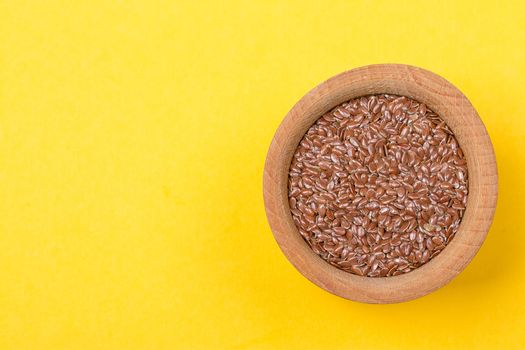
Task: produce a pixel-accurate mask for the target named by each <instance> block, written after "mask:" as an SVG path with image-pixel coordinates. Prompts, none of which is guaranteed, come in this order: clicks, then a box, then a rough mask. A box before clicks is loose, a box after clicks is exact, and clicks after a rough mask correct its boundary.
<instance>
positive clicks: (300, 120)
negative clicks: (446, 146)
mask: <svg viewBox="0 0 525 350" xmlns="http://www.w3.org/2000/svg"><path fill="white" fill-rule="evenodd" d="M379 93H389V94H396V95H403V96H407V97H410V98H413V99H415V100H417V101H420V102H422V103H425V104H427V105H428V106H429V107H430V108H431V109H432V110H433V111H434V112H436V113H437V114H438V115H440V116H441V117H442V118H443V119H444V120H445V122H446V123H447V125H448V126H449V127H450V128H451V129H452V131H453V132H454V133H455V135H456V138H457V139H458V142H459V144H460V146H461V148H462V150H463V152H464V154H465V156H466V159H467V169H468V172H469V195H468V200H467V208H466V211H465V214H464V217H463V219H462V222H461V224H460V227H459V229H458V231H457V233H456V235H455V237H454V239H453V240H452V241H451V242H450V243H449V244H448V245H447V246H446V247H445V249H443V251H442V252H441V253H440V254H438V255H437V256H436V257H434V258H433V259H432V260H430V261H429V262H427V263H426V264H424V265H422V266H421V267H419V268H417V269H415V270H413V271H411V272H408V273H405V274H402V275H398V276H392V277H363V276H357V275H354V274H351V273H348V272H345V271H342V270H340V269H338V268H336V267H334V266H332V265H330V264H328V263H327V262H326V261H324V260H323V259H321V258H320V257H319V256H318V255H317V254H315V253H314V252H313V251H312V250H311V248H310V247H309V246H308V244H307V243H306V242H305V241H304V239H303V238H302V237H301V236H300V234H299V232H298V230H297V228H296V226H295V224H294V222H293V219H292V215H291V213H290V208H289V204H288V190H287V186H288V171H289V166H290V162H291V159H292V156H293V153H294V151H295V149H296V148H297V145H298V144H299V142H300V140H301V138H302V136H303V135H304V133H305V132H306V130H308V128H309V127H310V126H311V125H312V124H313V123H314V122H315V121H316V120H317V119H318V118H319V117H320V116H321V115H322V114H323V113H325V112H327V111H329V110H330V109H331V108H333V107H335V106H337V105H339V104H341V103H343V102H345V101H348V100H350V99H352V98H356V97H359V96H365V95H371V94H379ZM263 195H264V204H265V211H266V216H267V219H268V222H269V224H270V228H271V230H272V233H273V236H274V238H275V240H276V241H277V243H278V245H279V247H280V249H281V250H282V252H283V253H284V255H285V256H286V258H287V259H288V260H289V261H290V262H291V263H292V264H293V265H294V266H295V268H296V269H297V270H298V271H299V272H300V273H301V274H303V275H304V276H305V277H306V278H307V279H309V280H310V281H311V282H313V283H314V284H316V285H318V286H319V287H321V288H323V289H325V290H327V291H328V292H330V293H333V294H335V295H338V296H340V297H343V298H346V299H350V300H354V301H359V302H365V303H396V302H403V301H408V300H412V299H415V298H418V297H421V296H423V295H426V294H428V293H430V292H432V291H434V290H436V289H438V288H440V287H442V286H444V285H445V284H447V283H448V282H450V281H451V280H452V279H453V278H454V277H455V276H457V275H458V274H459V273H460V272H461V271H462V270H463V269H464V268H465V267H466V266H467V265H468V263H469V262H470V261H471V260H472V259H473V258H474V256H475V255H476V253H477V252H478V250H479V248H480V247H481V245H482V243H483V241H484V240H485V238H486V235H487V233H488V231H489V228H490V226H491V224H492V220H493V217H494V213H495V209H496V202H497V195H498V174H497V165H496V159H495V155H494V150H493V146H492V143H491V140H490V137H489V135H488V133H487V130H486V128H485V126H484V124H483V122H482V121H481V119H480V117H479V116H478V113H477V112H476V110H475V109H474V107H473V106H472V104H471V103H470V101H469V100H468V99H467V98H466V97H465V96H464V95H463V94H462V93H461V91H460V90H459V89H457V88H456V87H455V86H454V85H452V84H451V83H450V82H448V81H447V80H445V79H444V78H442V77H441V76H439V75H437V74H435V73H432V72H430V71H428V70H425V69H422V68H418V67H414V66H409V65H404V64H375V65H368V66H363V67H359V68H355V69H352V70H349V71H346V72H343V73H340V74H338V75H336V76H334V77H332V78H330V79H328V80H326V81H324V82H322V83H321V84H319V85H317V86H316V87H314V88H313V89H312V90H311V91H310V92H308V93H307V94H306V95H304V96H303V97H302V98H301V99H300V100H299V101H298V102H297V103H296V104H295V105H294V106H293V108H292V109H291V110H290V111H289V112H288V113H287V114H286V116H285V117H284V119H283V121H282V122H281V124H280V126H279V128H278V129H277V131H276V133H275V135H274V138H273V140H272V143H271V145H270V148H269V150H268V153H267V157H266V162H265V166H264V175H263Z"/></svg>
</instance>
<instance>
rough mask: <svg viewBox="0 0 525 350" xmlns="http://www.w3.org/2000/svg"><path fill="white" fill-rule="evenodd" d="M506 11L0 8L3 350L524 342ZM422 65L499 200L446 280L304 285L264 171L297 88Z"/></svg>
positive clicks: (519, 146)
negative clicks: (266, 196) (397, 299)
mask: <svg viewBox="0 0 525 350" xmlns="http://www.w3.org/2000/svg"><path fill="white" fill-rule="evenodd" d="M524 14H525V5H523V2H522V1H496V2H494V1H485V2H483V1H481V2H480V1H444V2H442V1H414V2H406V1H366V2H363V1H338V2H331V1H293V2H285V1H257V2H255V1H93V0H91V1H20V0H16V1H15V0H13V1H1V2H0V349H2V350H4V349H6V350H7V349H16V350H19V349H320V348H330V349H341V348H347V349H374V350H375V349H443V348H455V349H519V348H524V347H525V278H524V276H525V259H524V258H523V252H524V251H525V226H524V224H523V219H524V218H525V210H524V205H523V203H524V200H523V198H524V196H525V191H524V188H523V186H522V184H523V175H522V174H521V172H522V171H525V156H524V155H523V152H524V149H525V141H524V140H525V81H524V80H525V79H524V78H525V48H524V46H525V15H524ZM385 62H398V63H407V64H413V65H417V66H421V67H424V68H427V69H430V70H432V71H434V72H436V73H438V74H440V75H442V76H444V77H445V78H447V79H448V80H449V81H451V82H452V83H453V84H455V85H456V86H457V87H459V88H460V89H461V90H462V91H463V92H464V93H465V94H466V95H467V96H468V97H469V98H470V100H471V101H472V103H473V105H474V106H475V107H476V108H477V110H478V112H479V114H480V115H481V117H482V119H483V121H484V122H485V124H486V126H487V128H488V130H489V133H490V135H491V137H492V140H493V143H494V146H495V150H496V154H497V160H498V166H499V175H500V197H499V203H498V210H497V214H496V219H495V222H494V225H493V227H492V229H491V231H490V234H489V237H488V239H487V241H486V243H485V245H484V246H483V247H482V249H481V251H480V253H479V254H478V255H477V257H476V258H475V259H474V261H473V262H472V264H471V265H469V267H468V268H467V269H466V270H465V271H464V272H463V273H462V274H461V275H460V276H459V277H458V278H457V279H455V280H454V281H453V282H452V283H450V284H449V285H448V286H446V287H445V288H443V289H441V290H439V291H437V292H435V293H433V294H431V295H429V296H426V297H424V298H421V299H419V300H415V301H412V302H408V303H403V304H396V305H386V306H377V305H365V304H359V303H354V302H351V301H347V300H344V299H340V298H338V297H335V296H333V295H331V294H328V293H326V292H324V291H323V290H321V289H320V288H318V287H316V286H314V285H313V284H311V283H310V282H308V281H307V280H306V279H305V278H303V277H302V276H301V275H300V274H299V273H298V272H297V271H295V270H294V268H293V267H292V266H291V265H290V264H289V263H288V261H287V260H286V259H285V258H284V256H283V255H282V253H281V252H280V251H279V249H278V247H277V244H276V243H275V242H274V239H273V237H272V235H271V232H270V230H269V227H268V225H267V222H266V218H265V214H264V207H263V201H262V193H261V192H262V172H263V165H264V159H265V155H266V151H267V149H268V146H269V144H270V141H271V138H272V135H273V133H274V131H275V129H276V128H277V126H278V124H279V123H280V121H281V119H282V117H283V116H284V115H285V113H286V112H287V111H288V110H289V109H290V108H291V107H292V105H293V104H294V103H295V102H296V101H297V100H298V99H299V98H300V97H301V96H302V95H303V94H304V93H306V92H307V91H308V90H309V89H311V88H312V87H313V86H315V85H317V84H318V83H320V82H321V81H323V80H324V79H326V78H328V77H330V76H332V75H335V74H337V73H339V72H341V71H344V70H347V69H351V68H353V67H357V66H361V65H365V64H371V63H385Z"/></svg>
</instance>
